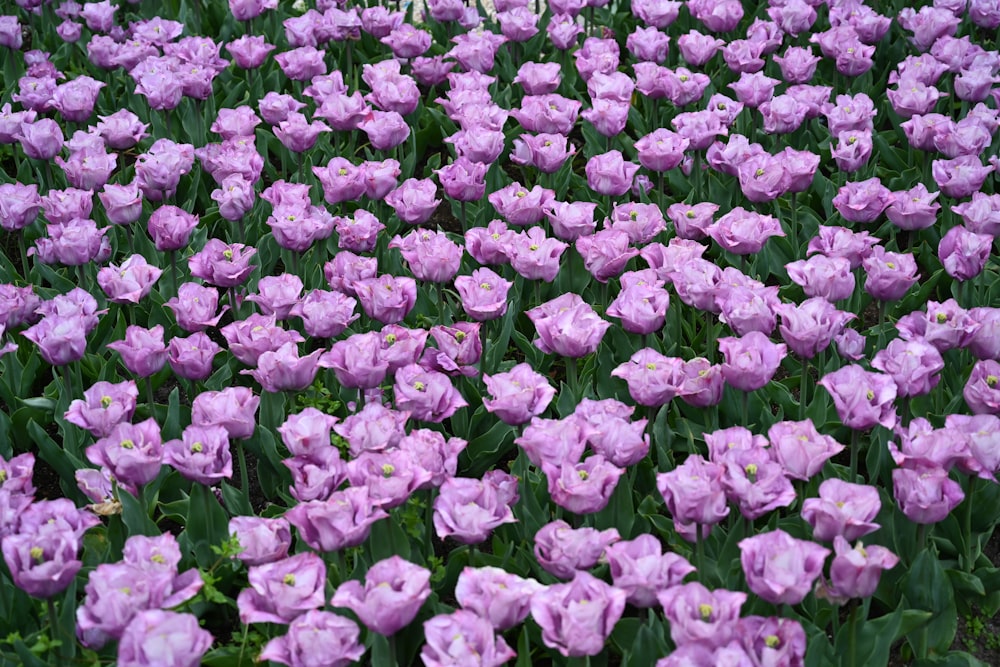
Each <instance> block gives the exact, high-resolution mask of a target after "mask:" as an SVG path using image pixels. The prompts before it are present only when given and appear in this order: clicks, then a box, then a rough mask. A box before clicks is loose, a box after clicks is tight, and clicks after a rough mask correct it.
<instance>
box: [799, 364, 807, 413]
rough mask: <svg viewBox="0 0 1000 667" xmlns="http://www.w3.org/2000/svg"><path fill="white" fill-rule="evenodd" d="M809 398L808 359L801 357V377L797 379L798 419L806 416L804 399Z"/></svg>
mask: <svg viewBox="0 0 1000 667" xmlns="http://www.w3.org/2000/svg"><path fill="white" fill-rule="evenodd" d="M808 398H809V359H808V358H803V359H802V378H801V379H800V380H799V420H800V421H801V420H803V419H805V418H806V401H807V400H808Z"/></svg>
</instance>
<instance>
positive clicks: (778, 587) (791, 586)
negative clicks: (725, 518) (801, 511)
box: [739, 529, 830, 605]
mask: <svg viewBox="0 0 1000 667" xmlns="http://www.w3.org/2000/svg"><path fill="white" fill-rule="evenodd" d="M739 546H740V562H741V564H742V565H743V573H744V574H745V575H746V578H747V585H748V586H749V588H750V590H751V591H752V592H753V593H756V594H757V595H759V596H760V597H761V598H763V599H764V600H767V601H768V602H770V603H772V604H792V605H794V604H798V603H800V602H802V600H803V599H805V597H806V595H808V594H809V591H810V590H812V586H813V583H814V582H815V581H816V579H817V578H818V577H819V576H820V575H821V574H822V572H823V564H824V562H825V561H826V557H827V556H828V555H829V554H830V550H829V549H826V548H825V547H821V546H820V545H818V544H816V543H815V542H807V541H805V540H797V539H795V538H793V537H792V536H791V535H789V534H788V533H786V532H785V531H783V530H780V529H779V530H773V531H770V532H767V533H761V534H759V535H755V536H754V537H749V538H746V539H744V540H741V541H740V543H739Z"/></svg>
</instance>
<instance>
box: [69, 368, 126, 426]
mask: <svg viewBox="0 0 1000 667" xmlns="http://www.w3.org/2000/svg"><path fill="white" fill-rule="evenodd" d="M138 398H139V388H138V387H137V386H136V384H135V381H134V380H128V381H126V382H119V383H117V384H112V383H110V382H104V381H100V382H96V383H94V384H93V385H92V386H91V387H90V388H89V389H87V390H86V391H85V392H83V400H80V399H77V400H75V401H73V402H72V403H70V406H69V410H67V411H66V414H65V418H66V421H68V422H69V423H71V424H75V425H77V426H79V427H80V428H83V429H86V430H88V431H90V433H91V434H93V435H94V437H97V438H103V437H106V436H108V435H110V433H111V431H112V430H113V429H114V427H115V426H117V425H118V424H120V423H122V422H128V421H131V419H132V414H133V413H134V412H135V406H136V400H137V399H138Z"/></svg>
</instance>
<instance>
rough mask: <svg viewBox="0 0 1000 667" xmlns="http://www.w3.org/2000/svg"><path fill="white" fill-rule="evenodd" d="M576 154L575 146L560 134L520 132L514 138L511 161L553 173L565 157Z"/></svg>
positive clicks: (545, 172) (557, 169)
mask: <svg viewBox="0 0 1000 667" xmlns="http://www.w3.org/2000/svg"><path fill="white" fill-rule="evenodd" d="M574 155H576V147H575V146H573V145H572V144H570V143H569V139H568V138H567V137H566V136H565V135H562V134H546V133H542V134H527V133H525V134H522V135H521V136H519V137H515V138H514V150H513V152H512V153H511V154H510V159H511V161H512V162H514V163H516V164H521V165H531V166H533V167H535V168H536V169H538V170H539V171H540V172H542V173H543V174H554V173H556V172H557V171H559V169H560V168H562V166H563V164H564V163H565V162H566V160H567V159H569V158H572V157H573V156H574Z"/></svg>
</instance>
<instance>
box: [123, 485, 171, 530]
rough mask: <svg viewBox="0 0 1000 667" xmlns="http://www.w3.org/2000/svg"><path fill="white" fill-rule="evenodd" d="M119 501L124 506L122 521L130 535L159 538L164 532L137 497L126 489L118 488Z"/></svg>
mask: <svg viewBox="0 0 1000 667" xmlns="http://www.w3.org/2000/svg"><path fill="white" fill-rule="evenodd" d="M118 500H119V502H121V504H122V521H123V522H124V523H125V526H126V527H127V528H128V532H129V535H146V536H148V537H157V536H159V535H160V533H161V532H162V531H161V530H160V529H159V528H158V527H157V525H156V524H155V523H153V520H152V519H150V518H149V515H148V514H147V513H146V510H145V509H143V507H142V505H140V504H139V501H138V500H136V497H135V496H133V495H132V494H131V493H129V492H128V491H126V490H125V489H123V488H121V487H119V488H118Z"/></svg>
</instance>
